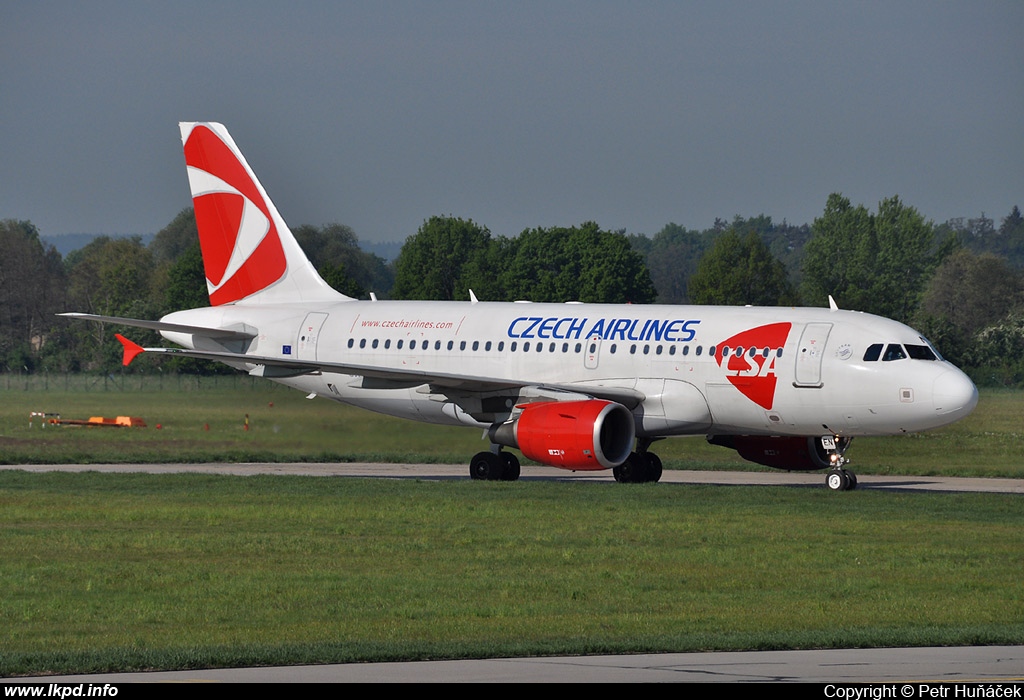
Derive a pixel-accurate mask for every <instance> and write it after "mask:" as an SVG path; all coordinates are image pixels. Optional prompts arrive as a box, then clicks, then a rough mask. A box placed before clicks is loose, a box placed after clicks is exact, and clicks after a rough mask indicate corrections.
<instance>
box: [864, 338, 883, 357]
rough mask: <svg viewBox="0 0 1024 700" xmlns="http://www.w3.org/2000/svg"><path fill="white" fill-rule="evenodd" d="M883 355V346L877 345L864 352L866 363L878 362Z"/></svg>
mask: <svg viewBox="0 0 1024 700" xmlns="http://www.w3.org/2000/svg"><path fill="white" fill-rule="evenodd" d="M881 354H882V344H881V343H875V344H874V345H872V346H871V347H869V348H868V349H867V350H866V351H865V352H864V361H865V362H877V361H878V358H879V357H880V356H881Z"/></svg>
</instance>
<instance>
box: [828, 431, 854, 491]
mask: <svg viewBox="0 0 1024 700" xmlns="http://www.w3.org/2000/svg"><path fill="white" fill-rule="evenodd" d="M821 446H822V447H823V448H824V449H825V452H826V454H828V461H829V465H830V466H829V470H828V474H826V475H825V485H826V486H828V487H829V488H830V489H832V490H833V491H852V490H854V489H855V488H857V475H856V474H854V473H853V472H852V471H850V470H849V469H846V468H845V465H846V464H848V463H849V461H850V460H848V459H846V457H845V456H844V455H845V454H846V449H847V448H848V447H849V446H850V438H848V437H847V438H841V437H836V436H832V435H825V436H823V437H822V438H821Z"/></svg>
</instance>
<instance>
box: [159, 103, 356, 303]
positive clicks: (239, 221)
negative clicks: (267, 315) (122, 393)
mask: <svg viewBox="0 0 1024 700" xmlns="http://www.w3.org/2000/svg"><path fill="white" fill-rule="evenodd" d="M178 126H179V127H180V128H181V141H182V143H183V144H184V147H185V164H186V165H187V166H188V183H189V186H190V187H191V189H192V204H193V206H194V208H195V212H196V226H197V227H198V228H199V245H200V247H201V248H202V251H203V267H204V268H205V270H206V284H207V287H208V290H209V293H210V303H211V304H212V305H214V306H219V305H221V304H233V303H235V302H239V301H243V300H244V301H245V302H246V303H263V304H274V303H289V302H317V301H326V302H330V301H341V300H345V299H348V297H346V296H344V295H343V294H340V293H338V292H336V291H335V290H334V289H332V288H331V287H330V285H328V284H327V283H326V282H324V281H323V279H321V278H320V275H318V274H317V272H316V270H315V269H314V268H313V265H312V264H311V263H310V262H309V259H308V258H306V255H305V253H303V252H302V249H301V248H300V247H299V244H298V243H297V242H296V241H295V237H294V236H293V235H292V232H291V231H290V230H289V229H288V225H287V224H285V222H284V219H282V218H281V215H280V214H279V213H278V211H277V208H276V207H275V206H274V203H273V202H271V201H270V197H268V196H267V193H266V191H265V190H264V189H263V186H262V185H261V184H260V182H259V180H257V179H256V175H255V173H253V171H252V168H250V167H249V164H248V163H247V162H246V160H245V157H244V156H243V155H242V153H241V151H239V150H238V146H236V145H235V142H234V140H233V139H232V138H231V135H230V134H229V133H228V130H227V129H226V128H224V125H223V124H217V123H215V122H181V123H180V124H179V125H178Z"/></svg>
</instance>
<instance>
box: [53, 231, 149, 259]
mask: <svg viewBox="0 0 1024 700" xmlns="http://www.w3.org/2000/svg"><path fill="white" fill-rule="evenodd" d="M134 235H139V236H142V243H143V245H147V246H148V245H149V244H150V242H152V240H153V237H154V236H155V235H156V234H155V233H141V234H133V233H58V234H54V235H52V236H40V237H39V238H41V239H42V241H43V243H46V244H49V245H52V246H53V247H54V248H56V249H57V252H58V253H60V256H61V257H62V258H63V257H64V256H66V255H67V254H68V253H70V252H72V251H75V250H79V249H81V248H84V247H85V246H87V245H89V244H90V243H92V240H93V239H94V238H99V237H100V236H110V237H111V238H130V237H131V236H134Z"/></svg>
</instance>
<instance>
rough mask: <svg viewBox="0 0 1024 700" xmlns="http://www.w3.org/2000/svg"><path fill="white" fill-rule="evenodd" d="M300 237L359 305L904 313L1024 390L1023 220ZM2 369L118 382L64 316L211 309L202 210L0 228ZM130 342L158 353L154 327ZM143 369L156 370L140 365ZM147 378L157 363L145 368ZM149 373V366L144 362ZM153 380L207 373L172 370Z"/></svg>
mask: <svg viewBox="0 0 1024 700" xmlns="http://www.w3.org/2000/svg"><path fill="white" fill-rule="evenodd" d="M293 233H294V234H295V237H296V239H297V240H298V241H299V244H300V245H301V246H302V248H303V250H304V251H305V252H306V254H307V255H308V256H309V258H310V260H311V261H312V263H313V265H314V266H315V267H316V268H317V270H318V271H319V272H320V274H321V276H322V277H323V278H324V279H325V280H326V281H327V282H328V283H329V284H331V285H332V286H333V287H334V288H335V289H338V290H339V291H341V292H342V293H344V294H347V295H349V296H353V297H357V298H365V297H366V296H367V295H368V294H369V293H370V292H374V293H375V294H376V296H377V297H378V298H382V299H383V298H392V299H438V300H458V299H468V298H469V295H470V290H472V291H473V293H475V294H476V296H477V297H478V298H480V299H484V300H493V301H514V300H528V301H535V302H543V301H551V302H564V301H581V302H603V303H638V304H640V303H665V304H682V303H692V304H727V305H735V304H751V305H766V306H774V305H786V306H790V305H799V304H803V305H807V306H825V305H827V303H828V297H829V296H830V295H831V296H832V297H833V298H834V299H835V300H836V301H837V303H838V304H839V305H840V307H842V308H847V309H854V310H858V311H865V312H869V313H875V314H879V315H883V316H887V317H890V318H894V319H896V320H899V321H903V322H904V323H908V324H909V325H911V326H913V327H915V328H918V329H919V330H921V331H922V332H923V333H925V334H926V335H927V336H928V337H929V338H930V339H931V340H932V342H933V343H934V344H935V345H936V346H937V347H938V349H939V351H940V352H942V353H943V354H944V355H945V356H946V357H947V358H948V359H950V360H952V361H953V362H955V363H957V364H958V365H960V366H962V367H964V368H966V369H967V370H968V371H969V372H970V373H971V374H972V375H973V376H974V378H975V380H976V381H978V382H979V383H981V384H999V385H1018V384H1021V383H1024V217H1022V216H1021V213H1020V210H1019V209H1018V207H1016V206H1014V207H1013V209H1012V210H1011V212H1010V213H1009V214H1008V215H1007V216H1006V217H1004V218H1002V219H1001V220H1000V221H998V222H997V221H995V220H992V219H989V218H987V217H985V216H984V215H982V216H981V217H978V218H972V219H951V220H949V221H947V222H945V223H943V224H934V223H933V222H931V221H929V220H927V219H926V218H925V217H924V216H923V215H922V214H921V213H920V212H919V211H917V210H916V209H915V208H914V207H911V206H908V205H906V204H905V203H903V202H902V201H901V200H900V199H899V197H895V196H894V197H891V198H888V199H885V200H883V201H882V202H880V203H879V205H878V207H877V209H876V210H874V211H871V210H869V209H868V208H867V207H865V206H864V205H856V206H855V205H853V204H852V203H851V202H850V200H849V199H848V198H846V197H843V196H842V195H840V194H833V195H831V196H830V197H829V198H828V201H827V202H826V204H825V207H824V210H823V212H822V214H821V216H819V217H817V218H816V219H815V220H814V221H813V222H812V223H811V224H809V225H808V224H802V225H792V224H788V223H786V222H785V221H784V222H782V223H781V224H776V223H774V222H773V221H772V220H771V217H767V216H763V215H762V216H757V217H752V218H743V217H740V216H736V217H734V218H733V220H732V221H725V220H722V219H717V220H716V221H715V222H714V224H713V225H712V226H711V227H709V228H707V229H705V230H702V231H697V230H689V229H686V228H684V227H681V226H679V225H677V224H674V223H670V224H668V225H666V226H665V227H664V228H663V229H662V230H661V231H659V232H658V233H656V234H655V235H653V236H650V237H648V236H646V235H642V234H628V233H627V232H625V231H621V230H620V231H609V230H605V229H602V228H601V227H600V226H599V225H598V224H597V223H594V222H584V223H582V224H580V225H578V226H572V227H551V228H534V229H528V230H525V231H523V232H522V233H520V234H519V235H517V236H513V237H506V236H496V235H492V233H491V232H490V231H489V230H488V229H487V227H486V226H483V225H481V224H479V223H477V222H474V221H472V220H469V219H462V218H458V217H454V216H435V217H431V218H429V219H427V220H425V221H424V222H423V224H422V226H420V228H419V230H418V231H417V232H416V233H415V234H413V235H411V236H409V237H408V238H407V239H406V241H405V243H404V245H403V246H402V249H401V252H400V253H399V255H398V257H397V258H396V259H395V260H393V261H390V262H388V261H385V260H384V259H383V258H381V257H380V256H377V255H374V254H371V253H368V252H366V251H364V250H362V249H361V247H360V245H359V240H358V238H357V237H356V235H355V233H354V232H353V231H352V230H351V229H350V228H349V227H347V226H344V225H342V224H328V225H325V226H310V225H301V226H298V227H295V228H293ZM0 245H3V250H4V251H5V255H4V256H3V257H0V370H2V371H8V372H19V371H27V372H35V371H56V372H77V371H103V372H109V371H111V370H112V369H114V368H115V367H118V366H119V359H120V355H119V350H120V346H119V345H118V344H117V343H116V342H114V341H113V337H112V335H113V332H114V331H115V330H116V329H114V328H112V327H110V326H108V325H100V324H85V323H74V322H69V321H67V320H65V319H61V318H58V317H57V316H56V315H55V314H57V313H59V312H62V311H69V310H73V311H84V312H88V313H96V314H104V315H110V316H128V317H134V318H158V317H160V316H161V315H163V314H166V313H169V312H171V311H175V310H179V309H184V308H195V307H198V306H205V305H207V304H208V303H209V299H208V297H207V295H206V282H205V275H204V273H203V266H202V258H201V255H200V252H199V245H198V236H197V232H196V226H195V217H194V215H193V212H192V210H191V209H186V210H183V211H182V212H180V213H179V214H178V215H177V216H176V217H175V218H174V220H172V221H171V222H170V223H169V224H168V225H167V226H166V227H165V228H164V229H162V230H161V231H160V232H159V233H157V234H156V236H155V237H154V238H153V240H152V242H151V243H149V245H145V244H143V242H142V239H141V237H129V238H110V237H106V236H100V237H98V238H95V239H94V240H93V241H92V242H90V243H89V244H88V245H86V246H84V247H83V248H81V249H79V250H76V251H74V252H72V253H69V254H68V255H66V256H64V257H63V258H62V257H61V255H60V254H59V253H58V252H57V251H56V250H55V249H54V248H53V246H49V245H47V244H45V243H44V242H43V241H42V239H41V237H40V235H39V231H38V230H37V229H36V228H35V227H34V226H33V225H32V224H31V223H30V222H27V221H19V220H14V219H7V220H3V221H0ZM131 333H132V337H133V338H136V339H138V340H139V341H140V342H144V343H159V342H160V339H159V337H158V336H157V335H156V334H151V335H149V336H148V337H147V334H146V333H145V332H140V331H139V330H138V329H132V331H131ZM143 367H145V366H144V365H143ZM150 370H151V371H152V367H151V368H150ZM140 371H146V370H145V369H142V370H140ZM160 371H176V372H210V371H215V370H213V369H212V368H211V366H210V365H208V364H206V363H200V362H195V361H189V360H185V359H178V360H175V361H172V362H170V364H167V363H165V364H164V365H161V368H160Z"/></svg>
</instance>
